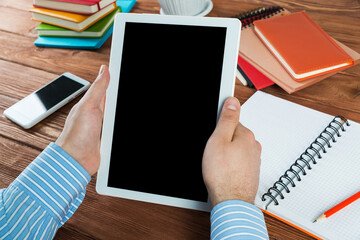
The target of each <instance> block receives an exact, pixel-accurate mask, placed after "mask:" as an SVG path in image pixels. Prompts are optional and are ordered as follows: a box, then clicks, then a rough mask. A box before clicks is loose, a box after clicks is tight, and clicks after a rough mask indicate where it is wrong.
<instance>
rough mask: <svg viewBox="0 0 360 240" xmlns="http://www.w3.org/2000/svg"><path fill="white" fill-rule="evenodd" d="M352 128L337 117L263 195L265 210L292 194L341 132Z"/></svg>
mask: <svg viewBox="0 0 360 240" xmlns="http://www.w3.org/2000/svg"><path fill="white" fill-rule="evenodd" d="M344 125H346V126H350V123H349V122H348V121H347V119H346V118H344V117H342V116H336V117H335V118H334V119H333V120H332V121H331V122H330V123H329V124H328V125H327V126H326V127H325V129H324V130H323V131H322V132H321V133H320V134H319V136H318V137H317V138H316V139H315V140H314V141H313V142H312V143H311V144H310V146H309V147H308V148H307V149H306V150H305V151H304V152H303V153H302V154H301V155H300V157H299V158H298V159H296V161H295V162H294V163H293V164H292V165H291V166H290V167H289V169H287V170H286V171H285V173H284V174H283V175H282V176H280V178H279V180H278V181H276V182H275V183H274V184H273V186H272V187H270V188H269V189H268V190H267V192H266V193H264V194H263V195H262V198H261V200H262V201H263V202H264V208H265V210H267V208H268V206H269V205H270V204H271V203H274V204H275V205H279V200H278V199H277V197H280V200H281V199H284V198H285V193H284V192H283V191H285V192H286V193H290V189H291V188H294V187H296V184H295V182H296V181H298V182H300V181H301V178H302V177H301V176H305V175H306V171H308V170H311V169H312V166H313V165H315V164H317V160H318V159H321V158H322V156H321V152H322V153H326V148H331V147H332V145H331V142H333V143H335V142H336V137H341V133H340V132H345V131H346V129H345V127H344Z"/></svg>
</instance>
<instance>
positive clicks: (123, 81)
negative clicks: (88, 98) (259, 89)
mask: <svg viewBox="0 0 360 240" xmlns="http://www.w3.org/2000/svg"><path fill="white" fill-rule="evenodd" d="M240 25H241V24H240V21H238V20H237V19H230V18H202V17H180V16H160V15H150V14H118V15H116V18H115V23H114V33H113V38H112V46H111V55H110V64H109V69H110V76H111V77H110V84H109V87H108V90H107V95H106V105H105V113H104V121H103V129H102V140H101V164H100V169H99V172H98V176H97V183H96V190H97V192H98V193H100V194H105V195H110V196H116V197H121V198H127V199H133V200H139V201H145V202H152V203H157V204H164V205H170V206H176V207H182V208H190V209H196V210H202V211H210V208H211V207H210V206H211V205H210V202H209V199H208V194H207V190H206V187H205V184H204V182H203V178H202V171H201V162H202V156H203V152H204V148H205V145H206V142H207V140H208V138H209V137H210V135H211V134H212V132H213V131H214V129H215V126H216V121H217V117H218V114H219V112H220V109H221V107H222V104H223V102H224V101H225V100H226V99H227V98H228V97H230V96H233V92H234V84H235V83H234V81H235V70H236V63H237V55H238V47H239V39H240V29H241V28H240Z"/></svg>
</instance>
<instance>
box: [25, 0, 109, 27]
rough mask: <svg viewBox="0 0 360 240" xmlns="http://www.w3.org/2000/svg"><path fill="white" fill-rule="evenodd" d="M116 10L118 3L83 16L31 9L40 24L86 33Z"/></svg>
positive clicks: (34, 18) (43, 9)
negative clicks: (85, 31)
mask: <svg viewBox="0 0 360 240" xmlns="http://www.w3.org/2000/svg"><path fill="white" fill-rule="evenodd" d="M115 9H116V3H113V4H111V5H109V6H107V7H105V8H103V9H101V10H100V11H98V12H97V13H94V14H92V15H82V14H76V13H69V12H62V11H57V10H50V9H45V8H37V7H33V8H31V9H30V11H31V12H32V19H33V20H35V21H39V22H44V23H48V24H52V25H55V26H60V27H64V28H68V29H71V30H75V31H79V32H81V31H84V30H85V29H87V28H88V27H90V26H91V25H93V24H94V23H96V22H97V21H99V20H100V19H102V18H103V17H105V16H106V15H108V14H109V13H111V12H112V11H114V10H115Z"/></svg>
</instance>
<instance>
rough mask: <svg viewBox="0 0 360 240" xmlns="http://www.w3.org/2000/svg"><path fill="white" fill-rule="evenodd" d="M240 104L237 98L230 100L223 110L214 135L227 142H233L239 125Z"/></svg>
mask: <svg viewBox="0 0 360 240" xmlns="http://www.w3.org/2000/svg"><path fill="white" fill-rule="evenodd" d="M239 117H240V103H239V100H238V99H237V98H235V97H230V98H228V99H227V100H226V101H225V103H224V105H223V108H222V110H221V113H220V117H219V121H218V123H217V125H216V128H215V131H214V134H215V135H216V136H217V137H220V138H222V139H224V140H225V141H231V140H232V138H233V136H234V132H235V129H236V127H237V125H238V123H239Z"/></svg>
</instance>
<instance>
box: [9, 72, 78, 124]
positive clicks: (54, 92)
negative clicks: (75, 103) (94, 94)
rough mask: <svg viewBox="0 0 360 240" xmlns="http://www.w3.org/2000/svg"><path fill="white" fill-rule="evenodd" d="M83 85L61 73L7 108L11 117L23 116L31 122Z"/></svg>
mask: <svg viewBox="0 0 360 240" xmlns="http://www.w3.org/2000/svg"><path fill="white" fill-rule="evenodd" d="M84 86H85V85H84V84H82V83H80V82H77V81H75V80H72V79H71V78H69V77H66V76H64V75H61V76H60V77H58V78H57V79H55V80H53V81H52V82H50V83H49V84H47V85H45V86H44V87H42V88H40V89H39V90H37V91H35V92H33V93H31V94H30V95H29V96H27V97H25V98H24V99H22V100H20V101H19V102H17V103H16V104H15V105H13V106H12V107H10V108H9V110H10V109H11V112H12V114H13V118H16V116H22V117H21V118H22V119H24V118H25V119H27V122H31V121H32V120H34V119H37V118H38V117H39V116H42V115H44V114H45V113H46V112H48V111H49V110H50V109H51V108H53V107H54V106H56V105H57V104H59V103H60V102H61V101H63V100H64V99H66V98H67V97H69V96H71V95H72V94H74V93H75V92H76V91H78V90H79V89H81V88H83V87H84ZM9 112H10V111H9ZM14 116H15V117H14Z"/></svg>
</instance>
